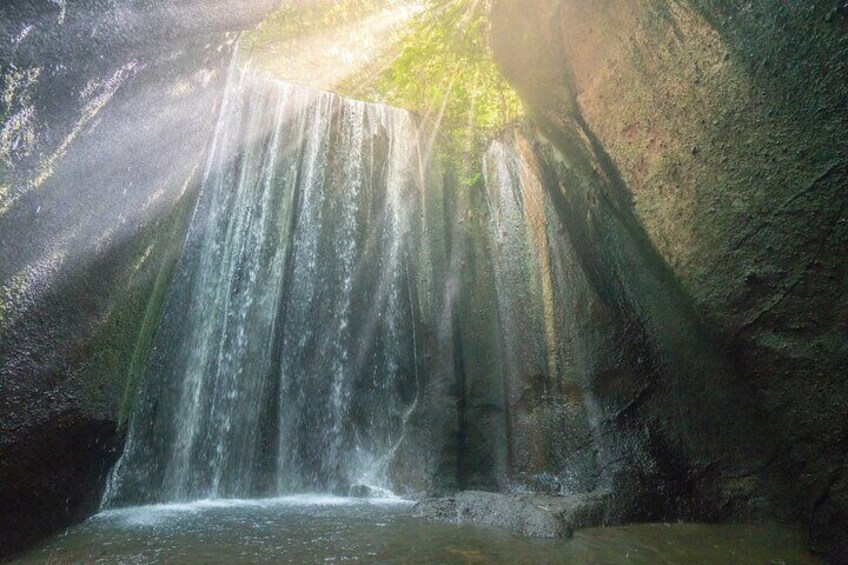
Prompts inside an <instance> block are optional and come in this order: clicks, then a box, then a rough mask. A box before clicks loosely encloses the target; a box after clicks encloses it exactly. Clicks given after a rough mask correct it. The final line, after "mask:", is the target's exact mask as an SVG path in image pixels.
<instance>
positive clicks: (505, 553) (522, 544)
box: [16, 496, 816, 564]
mask: <svg viewBox="0 0 848 565" xmlns="http://www.w3.org/2000/svg"><path fill="white" fill-rule="evenodd" d="M411 504H412V503H410V502H407V501H403V500H399V499H384V500H360V499H350V498H337V497H329V496H293V497H286V498H276V499H269V500H253V501H251V500H227V501H202V502H193V503H186V504H167V505H158V506H144V507H138V508H127V509H122V510H114V511H109V512H104V513H101V514H98V515H97V516H94V517H93V518H91V519H89V520H88V521H86V522H85V523H83V524H80V525H79V526H76V527H73V528H71V529H69V530H68V531H66V532H65V533H64V534H62V535H60V536H58V537H56V538H54V539H52V540H49V541H47V542H45V543H44V544H43V545H41V546H40V547H38V548H36V549H34V550H33V551H31V552H30V553H28V554H26V555H24V556H22V557H21V558H20V559H19V560H18V561H16V563H132V564H138V563H161V562H166V563H189V564H190V563H226V564H238V563H268V562H270V563H323V564H333V563H344V562H359V563H404V564H406V563H510V564H512V563H515V564H522V563H528V564H530V563H532V564H539V563H546V564H548V563H550V564H554V563H650V564H657V563H686V564H690V563H717V564H719V563H720V564H728V563H757V564H769V563H775V564H778V563H785V564H789V563H815V562H816V561H815V560H814V559H813V558H812V557H810V556H809V555H808V554H807V553H805V552H804V550H803V549H802V544H801V542H800V539H799V537H798V536H797V535H795V534H793V533H791V532H789V531H787V530H785V529H780V528H772V527H762V526H704V525H685V524H673V525H670V524H649V525H639V526H628V527H621V528H595V529H590V530H584V531H581V532H577V533H576V534H575V536H574V538H573V539H570V540H556V541H554V540H535V539H528V538H524V537H521V536H518V535H514V534H511V533H508V532H504V531H500V530H496V529H490V528H478V527H468V526H453V525H449V524H434V523H429V522H425V521H422V520H418V519H415V518H412V517H411V516H409V509H410V506H411Z"/></svg>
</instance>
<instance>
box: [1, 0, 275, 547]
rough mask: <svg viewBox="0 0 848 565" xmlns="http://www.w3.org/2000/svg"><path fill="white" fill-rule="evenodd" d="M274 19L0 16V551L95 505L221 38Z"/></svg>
mask: <svg viewBox="0 0 848 565" xmlns="http://www.w3.org/2000/svg"><path fill="white" fill-rule="evenodd" d="M274 4H275V3H274V2H271V1H264V2H252V3H250V4H249V7H248V6H243V5H241V4H239V6H238V7H236V8H233V6H232V5H231V3H229V2H220V1H216V2H200V1H196V2H193V1H186V2H140V1H139V2H136V1H133V2H112V1H106V0H103V1H96V2H86V3H84V5H83V4H81V3H72V2H65V1H64V0H61V1H48V0H38V1H29V0H28V1H23V0H11V1H9V2H4V3H3V6H2V7H0V37H2V47H0V80H2V83H3V98H2V101H1V102H0V414H2V418H0V507H2V508H3V511H2V513H0V554H3V553H6V552H9V551H12V550H14V549H15V548H19V547H23V546H26V545H27V544H30V543H32V541H33V540H35V539H37V538H38V537H40V536H43V535H45V534H46V533H48V532H50V531H54V530H56V529H58V528H61V527H64V526H66V525H68V524H69V523H71V522H73V521H75V520H79V519H81V518H83V517H85V516H87V515H89V514H90V513H91V512H92V511H93V510H95V509H96V508H97V506H98V503H99V494H100V492H101V489H102V485H103V484H104V481H105V478H106V472H107V471H108V469H109V467H110V466H111V464H112V463H113V462H114V460H115V459H116V458H117V456H118V454H119V452H120V449H121V446H122V434H121V432H119V425H120V424H119V423H120V422H123V421H124V420H125V419H126V418H127V416H128V414H129V413H130V412H131V410H132V406H133V403H134V390H135V387H136V381H137V379H138V378H139V376H140V374H141V370H142V367H143V364H144V360H145V358H146V354H147V351H148V350H149V347H150V341H151V338H152V335H153V331H154V329H155V327H156V323H157V321H158V318H159V313H160V311H161V307H162V302H163V299H164V293H165V290H166V289H167V287H168V284H169V280H170V274H171V272H172V270H173V265H174V264H175V262H176V260H177V258H178V256H179V253H180V249H181V245H182V241H183V238H184V234H185V230H186V228H187V224H188V219H189V217H190V213H191V210H192V208H193V204H194V199H195V196H196V193H197V187H198V186H199V182H200V176H201V174H202V172H203V171H202V167H201V166H199V164H201V163H202V162H203V155H204V154H205V152H206V146H207V143H208V141H209V139H210V137H211V135H210V134H211V131H212V127H213V125H214V123H215V119H216V118H217V108H218V104H219V102H220V99H221V94H222V89H223V84H224V76H225V74H226V72H225V71H226V68H227V67H228V65H229V62H230V59H231V55H232V46H233V40H234V38H235V36H234V35H233V33H232V32H236V31H238V30H240V29H243V28H245V27H247V26H250V25H253V24H255V23H258V21H259V20H260V19H261V17H262V16H263V15H264V13H266V12H267V11H269V10H270V9H271V8H272V7H273V5H274Z"/></svg>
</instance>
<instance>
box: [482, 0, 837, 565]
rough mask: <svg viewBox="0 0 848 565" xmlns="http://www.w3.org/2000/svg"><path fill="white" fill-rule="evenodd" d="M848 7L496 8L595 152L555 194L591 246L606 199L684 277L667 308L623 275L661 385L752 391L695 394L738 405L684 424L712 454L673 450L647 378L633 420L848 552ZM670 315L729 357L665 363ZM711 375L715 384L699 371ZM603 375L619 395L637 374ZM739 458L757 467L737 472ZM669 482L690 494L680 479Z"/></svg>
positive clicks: (598, 244) (513, 57) (699, 1)
mask: <svg viewBox="0 0 848 565" xmlns="http://www.w3.org/2000/svg"><path fill="white" fill-rule="evenodd" d="M842 4H843V3H840V2H813V3H810V2H805V3H783V4H780V5H774V4H769V5H766V4H763V3H738V2H730V1H724V0H690V1H687V2H667V1H662V0H643V1H637V2H629V1H623V0H621V1H618V0H607V1H603V2H595V1H589V0H585V1H583V0H574V1H569V2H551V1H547V0H534V1H532V2H529V3H523V2H522V3H520V6H519V3H516V2H507V1H505V0H504V1H500V2H497V3H496V6H495V10H494V16H493V45H494V47H495V50H496V52H497V57H498V59H499V62H500V63H501V65H502V67H503V69H504V71H505V73H506V74H507V76H508V78H509V79H510V81H511V82H512V83H513V85H514V86H515V87H516V89H517V90H518V91H519V93H520V94H521V95H522V97H523V98H524V99H525V100H526V101H527V102H528V104H529V105H530V109H531V112H532V113H533V114H534V118H535V121H536V123H537V124H538V125H539V127H540V128H541V130H542V131H543V134H544V137H545V138H547V139H548V140H550V142H551V145H552V147H553V149H554V153H555V154H560V155H561V156H564V159H560V160H564V161H569V160H570V161H574V160H583V159H584V157H585V155H586V154H585V153H584V150H585V147H587V144H588V146H589V147H591V153H592V154H593V155H590V156H589V161H590V162H594V163H593V164H590V165H589V167H590V168H594V169H595V170H596V171H597V172H598V176H599V179H600V182H598V183H597V184H596V186H595V187H594V188H592V189H590V190H589V192H588V193H587V194H586V198H587V200H586V203H585V208H583V207H582V206H583V204H581V203H580V202H579V198H578V197H577V196H576V195H577V193H579V192H580V189H579V188H575V182H574V180H573V179H569V178H568V172H567V171H566V170H562V171H559V172H557V171H555V170H553V171H552V173H553V177H552V180H553V182H554V183H555V184H557V185H558V186H559V191H558V192H559V193H560V194H562V199H561V203H562V206H561V208H560V210H561V211H562V212H563V213H565V214H570V215H571V217H572V219H573V220H574V221H576V222H577V225H578V226H583V227H582V228H579V229H581V230H583V231H584V232H585V234H586V236H587V239H586V240H585V242H584V243H582V244H581V243H579V242H578V245H585V244H587V243H591V244H592V245H593V247H594V248H595V249H598V248H600V249H601V252H602V253H608V252H609V251H610V248H609V247H608V245H609V244H610V243H611V242H602V241H601V240H600V239H598V236H599V235H600V234H599V233H593V232H592V223H596V222H597V221H598V218H599V217H600V216H602V215H603V214H607V213H612V214H613V215H614V216H615V217H616V218H617V220H616V221H617V222H619V223H620V224H622V225H624V226H626V228H625V231H626V232H627V233H628V234H630V235H628V236H627V238H628V239H631V240H632V241H634V242H639V241H641V243H640V244H638V245H637V248H639V249H641V251H639V253H641V254H642V255H643V256H645V257H648V256H651V255H653V256H654V258H655V259H656V263H658V265H659V266H654V267H651V268H650V269H647V270H648V271H652V272H655V273H657V272H661V271H662V270H665V271H666V275H662V276H661V277H660V278H665V280H666V281H667V284H668V286H667V287H666V288H669V289H677V290H676V291H675V292H678V293H679V294H677V296H678V298H677V299H675V300H672V301H671V305H669V306H668V308H667V309H666V313H665V314H662V313H661V312H660V310H657V309H656V308H658V307H659V306H658V305H659V304H660V303H661V301H660V300H659V298H658V297H656V296H654V297H653V298H652V297H651V291H650V289H649V288H648V287H646V286H644V282H645V281H641V282H640V281H639V280H638V278H639V277H637V276H636V275H635V271H632V270H629V269H628V268H625V269H624V270H622V271H620V272H619V274H617V275H615V279H617V281H618V283H616V284H619V285H620V287H619V288H620V289H623V291H624V293H625V294H626V295H628V296H629V298H628V301H629V302H631V304H634V305H635V312H636V316H635V319H636V320H647V324H645V326H646V327H645V329H644V331H645V337H646V340H647V342H648V343H649V344H652V345H650V347H649V349H654V350H655V351H659V352H660V353H659V357H658V358H659V360H660V361H661V364H665V365H666V366H670V367H671V368H672V370H671V372H670V373H669V374H668V375H667V376H666V377H662V378H659V379H657V380H656V381H655V382H656V383H657V385H659V386H660V387H661V388H662V387H665V386H666V385H665V384H664V383H668V382H669V380H668V379H669V378H670V377H672V376H675V375H676V376H675V380H676V382H677V383H678V384H677V385H675V386H677V387H680V388H679V391H680V392H681V393H684V391H689V392H691V393H696V392H697V394H707V398H708V399H709V398H710V397H711V396H712V394H713V392H712V391H714V390H716V389H723V390H724V391H725V393H724V394H725V399H724V401H725V402H727V403H729V405H731V406H733V405H735V404H736V403H737V402H747V403H749V404H751V406H750V407H749V408H747V409H745V410H743V411H741V412H739V413H738V414H735V415H734V414H731V413H730V412H728V413H726V414H725V415H724V416H722V415H721V411H720V409H719V408H720V406H721V402H722V401H721V400H720V399H718V398H716V397H713V399H712V400H707V401H706V405H704V406H698V402H695V403H692V404H689V405H688V406H687V408H686V409H685V410H686V411H687V415H686V418H687V419H693V420H694V419H699V418H705V419H706V421H713V422H714V423H718V422H720V421H721V419H722V418H723V417H724V418H728V421H727V422H726V423H725V425H720V426H718V427H716V428H715V431H714V432H710V431H709V430H703V434H702V435H698V436H695V437H693V438H690V439H689V440H687V441H695V442H699V443H701V444H702V445H708V444H710V443H713V449H712V450H711V451H712V454H710V453H702V454H701V455H695V454H693V453H688V454H687V453H685V451H686V450H683V452H682V453H681V452H680V451H679V450H677V449H672V450H667V449H666V448H661V447H660V446H661V445H662V444H664V443H665V444H667V442H666V441H665V439H663V438H664V437H668V433H669V432H671V433H672V435H673V430H674V429H676V428H678V426H680V425H681V422H682V420H681V419H680V418H679V417H677V416H675V413H678V411H680V410H681V405H680V404H678V402H679V401H680V397H678V396H677V395H675V394H672V395H666V394H665V393H661V392H658V391H657V389H656V388H649V389H647V390H646V392H645V394H644V395H643V397H642V400H641V401H640V404H639V406H640V409H639V411H634V412H631V413H630V414H631V415H630V416H628V417H632V418H634V420H633V422H634V424H635V423H636V422H639V421H641V422H642V424H641V425H643V426H644V429H645V430H646V433H648V434H650V435H651V436H653V439H652V440H651V441H650V442H645V441H642V442H641V443H642V444H643V445H650V444H653V445H654V446H655V447H656V449H655V452H656V453H658V454H659V457H658V459H657V460H658V461H660V462H662V461H663V460H665V461H666V462H670V461H673V460H674V459H673V458H672V457H671V456H670V454H672V453H677V454H678V455H681V456H682V457H681V458H680V459H679V460H678V461H676V462H675V463H674V466H675V467H679V468H681V469H688V471H683V473H688V474H689V475H690V479H692V478H694V479H695V481H694V482H702V479H699V478H698V477H701V478H705V477H710V478H708V479H705V480H706V483H705V484H712V485H714V486H715V487H716V488H718V489H719V490H721V488H723V487H729V488H730V490H731V491H739V492H742V491H747V492H748V493H749V495H746V496H748V497H750V496H753V497H755V498H756V497H757V496H758V493H759V495H763V494H765V493H769V492H770V493H773V494H776V495H777V499H775V500H773V501H772V502H770V503H768V504H766V505H765V506H766V507H767V508H768V510H767V513H768V514H771V515H777V516H786V517H787V519H794V520H798V521H800V522H802V523H804V524H806V525H807V526H809V534H810V539H811V542H812V543H813V545H814V547H815V548H816V549H818V550H819V551H822V552H826V553H828V554H829V555H831V556H834V557H835V558H841V559H845V558H846V555H848V546H846V545H845V540H846V539H848V535H846V531H845V528H846V524H848V519H846V516H848V514H846V512H847V511H848V498H846V494H845V493H846V488H845V485H846V480H848V478H847V477H846V471H845V469H846V467H845V461H846V459H845V457H846V454H847V453H846V445H848V435H846V433H848V427H846V420H845V414H846V402H848V388H846V387H848V382H846V380H845V378H844V375H845V373H846V368H848V350H846V341H845V335H846V330H848V327H846V318H845V315H844V313H845V312H846V311H848V293H846V292H845V287H844V284H842V282H841V281H844V280H845V276H846V271H848V260H846V257H845V254H844V248H845V244H846V241H848V221H847V220H846V209H848V157H846V154H845V150H844V148H845V147H846V146H848V127H846V123H848V122H846V119H848V116H846V110H845V105H844V100H845V98H846V95H848V47H846V43H845V29H846V28H845V20H844V17H843V12H844V10H843V8H844V6H842ZM581 155H582V156H581ZM555 161H556V160H555ZM555 161H554V162H555ZM578 211H579V212H580V213H581V214H583V216H581V215H579V214H577V212H578ZM586 218H589V219H588V220H587V219H586ZM612 243H619V242H618V241H615V242H612ZM652 262H654V261H653V260H652ZM625 263H626V261H625ZM622 266H624V263H622ZM630 266H631V267H635V265H630ZM599 282H600V281H598V280H596V281H593V283H592V284H593V285H597V284H599ZM664 284H666V283H664ZM687 302H688V304H689V306H685V304H686V303H687ZM652 304H653V306H652ZM686 308H691V309H690V314H686V313H685V310H686ZM651 310H653V314H649V313H650V311H651ZM669 313H670V315H671V318H668V317H667V316H666V314H669ZM646 314H649V315H647V316H646ZM674 318H676V319H678V320H690V321H692V320H696V321H697V322H696V324H695V325H700V326H701V329H698V330H697V333H700V334H704V335H707V336H712V337H709V338H708V339H706V341H703V340H696V341H695V342H694V343H693V342H689V344H688V345H685V342H681V345H684V346H685V347H686V348H689V349H690V350H693V351H694V352H695V353H696V354H697V355H707V356H708V357H709V358H711V359H714V360H716V361H715V362H716V363H718V364H719V365H723V366H724V367H725V368H724V369H721V370H720V371H718V373H716V374H721V375H723V376H722V377H721V378H720V379H719V380H718V381H717V382H714V381H713V380H712V376H711V373H713V371H711V370H710V371H706V372H702V373H701V374H699V375H697V376H696V374H695V373H692V372H688V371H686V369H685V367H686V363H685V360H679V361H680V362H673V363H671V364H668V363H667V362H666V361H667V360H668V359H669V358H670V356H669V353H668V352H669V351H673V350H674V349H676V347H675V346H674V345H672V344H673V343H674V339H673V336H671V335H662V331H663V328H671V327H673V326H670V325H669V320H670V319H674ZM627 331H630V330H627ZM706 351H709V352H710V353H708V354H706V353H705V352H706ZM671 357H674V355H671ZM681 370H682V372H681ZM650 372H653V373H655V371H653V370H651V371H649V373H650ZM704 379H705V382H707V383H710V384H709V385H708V386H706V385H704V384H699V382H700V381H702V380H704ZM649 380H650V379H649ZM590 382H591V383H594V384H593V385H592V386H593V387H601V388H605V389H606V390H611V391H614V390H616V389H617V388H619V387H621V386H623V383H626V382H627V379H624V380H621V381H620V382H619V383H616V382H614V381H611V382H609V383H608V384H607V385H602V383H603V381H602V380H601V379H600V378H599V376H593V377H591V378H590ZM699 389H700V390H699ZM598 390H600V388H598ZM684 396H685V394H684ZM711 404H712V408H710V405H711ZM710 414H712V415H711V416H710ZM663 425H667V426H668V428H667V430H666V431H663V429H662V428H663ZM734 428H735V429H737V430H740V431H741V432H742V434H743V435H744V434H745V431H744V430H745V429H746V428H748V429H751V430H755V431H756V430H759V432H760V433H762V434H763V435H764V436H765V437H766V438H770V440H769V441H766V442H765V444H764V449H765V452H766V454H762V455H760V456H757V457H751V456H750V455H748V454H747V449H746V448H744V447H743V445H742V444H741V443H739V442H738V441H736V440H734V439H733V436H734V434H733V433H729V434H728V433H726V432H727V431H728V430H732V429H734ZM723 433H724V437H721V435H722V434H723ZM657 440H658V441H657ZM771 440H773V445H769V444H770V443H772V442H771ZM640 441H641V440H637V443H639V442H640ZM596 443H597V442H596ZM601 443H602V442H601ZM671 445H674V442H672V443H671ZM721 446H725V447H727V448H728V449H731V451H732V452H733V453H732V454H731V453H722V451H723V448H722V447H721ZM663 452H667V454H666V455H665V456H664V455H662V453H663ZM628 457H629V456H628ZM758 458H759V459H760V463H759V466H758V464H757V463H755V461H754V460H755V459H758ZM718 461H722V463H721V464H719V465H718V467H717V466H716V462H718ZM734 462H735V463H737V464H740V465H741V467H744V468H745V469H742V468H740V469H738V470H737V471H735V472H734V471H733V470H732V469H731V467H732V466H733V464H734ZM720 467H725V469H724V470H721V469H720ZM690 479H685V480H684V481H683V483H690V484H692V481H691V480H690ZM661 484H665V483H661ZM731 485H732V486H731ZM655 486H656V485H655ZM722 486H723V487H722ZM697 491H698V489H695V491H693V493H692V496H693V497H694V498H695V499H696V500H698V499H701V500H703V498H704V497H705V496H706V493H708V492H709V489H708V488H707V489H706V490H704V491H702V492H701V493H700V494H698V492H697ZM658 494H659V495H661V496H665V497H667V496H676V495H679V494H680V485H678V486H677V487H673V488H672V489H671V491H670V492H660V493H658ZM767 498H771V496H770V495H769V496H767ZM696 506H697V505H696ZM744 507H746V505H744V504H743V505H742V506H741V508H744ZM738 508H739V506H738V505H736V504H730V505H729V506H728V507H727V510H728V513H727V517H728V518H732V517H738V516H739V510H738ZM784 511H786V512H784ZM743 514H744V512H743Z"/></svg>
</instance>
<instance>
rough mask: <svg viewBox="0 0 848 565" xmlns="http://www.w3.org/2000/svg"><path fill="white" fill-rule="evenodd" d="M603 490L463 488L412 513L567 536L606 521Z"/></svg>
mask: <svg viewBox="0 0 848 565" xmlns="http://www.w3.org/2000/svg"><path fill="white" fill-rule="evenodd" d="M608 503H609V493H608V492H606V491H602V492H592V493H586V494H577V495H571V496H553V495H548V494H500V493H494V492H480V491H466V492H460V493H458V494H456V495H454V496H449V497H445V498H433V499H428V500H424V501H421V502H419V503H418V504H416V505H415V507H413V509H412V513H413V515H414V516H416V517H419V518H424V519H426V520H432V521H436V522H448V523H452V524H476V525H483V526H491V527H496V528H502V529H506V530H511V531H514V532H517V533H520V534H522V535H525V536H530V537H537V538H567V537H571V536H572V535H573V533H574V531H575V530H579V529H583V528H590V527H593V526H600V525H603V524H605V523H606V517H607V509H608V507H609V504H608Z"/></svg>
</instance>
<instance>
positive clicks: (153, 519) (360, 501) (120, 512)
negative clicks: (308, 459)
mask: <svg viewBox="0 0 848 565" xmlns="http://www.w3.org/2000/svg"><path fill="white" fill-rule="evenodd" d="M386 492H388V491H386ZM413 503H414V502H413V501H411V500H407V499H404V498H400V497H397V496H394V495H392V496H385V497H383V498H351V497H346V496H334V495H329V494H295V495H289V496H280V497H275V498H257V499H242V498H218V499H206V500H194V501H190V502H171V503H165V504H151V505H147V506H131V507H127V508H116V509H112V510H105V511H103V512H100V513H99V514H97V515H96V516H94V517H93V518H92V519H93V520H117V521H120V522H123V523H125V524H129V525H151V526H152V525H156V524H159V523H161V522H163V521H165V520H167V519H169V518H172V517H176V516H180V515H185V514H200V513H203V512H204V511H208V510H217V509H228V508H229V509H241V508H267V509H271V508H280V507H291V508H314V507H327V506H356V505H359V506H362V505H371V506H392V505H400V506H402V505H411V504H413Z"/></svg>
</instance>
